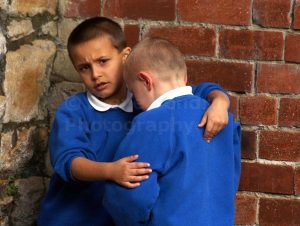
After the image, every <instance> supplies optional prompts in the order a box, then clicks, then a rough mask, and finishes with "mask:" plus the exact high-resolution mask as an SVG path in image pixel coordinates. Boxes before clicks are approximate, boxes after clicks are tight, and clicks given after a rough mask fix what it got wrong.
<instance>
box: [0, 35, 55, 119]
mask: <svg viewBox="0 0 300 226" xmlns="http://www.w3.org/2000/svg"><path fill="white" fill-rule="evenodd" d="M54 53H55V45H54V44H53V42H51V41H44V40H36V41H34V42H33V45H24V46H22V47H21V48H20V49H18V50H17V51H15V52H8V53H7V55H6V61H7V65H6V71H5V75H6V76H5V81H4V92H5V96H6V102H7V105H6V112H5V116H4V121H5V122H10V121H14V122H24V121H29V120H31V119H32V118H35V117H38V118H39V119H41V118H43V117H44V114H43V110H44V109H39V101H40V97H41V96H42V95H43V93H44V90H45V89H47V86H48V85H47V79H46V77H47V76H46V67H47V64H48V63H49V61H50V59H51V57H52V56H53V54H54Z"/></svg>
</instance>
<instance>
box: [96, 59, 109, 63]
mask: <svg viewBox="0 0 300 226" xmlns="http://www.w3.org/2000/svg"><path fill="white" fill-rule="evenodd" d="M107 61H109V59H99V60H98V63H99V64H105V63H107Z"/></svg>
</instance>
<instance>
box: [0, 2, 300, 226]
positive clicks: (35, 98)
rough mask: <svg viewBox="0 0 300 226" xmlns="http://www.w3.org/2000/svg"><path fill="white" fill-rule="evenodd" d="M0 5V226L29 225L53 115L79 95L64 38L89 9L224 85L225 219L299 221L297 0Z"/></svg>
mask: <svg viewBox="0 0 300 226" xmlns="http://www.w3.org/2000/svg"><path fill="white" fill-rule="evenodd" d="M0 10H1V11H0V82H1V84H2V86H1V88H0V117H1V123H0V129H1V147H0V148H1V149H0V226H4V225H33V224H34V221H35V218H36V213H37V209H38V206H39V204H40V201H41V198H42V196H43V194H44V192H45V190H46V188H47V183H48V181H49V177H50V175H51V172H52V171H51V167H50V163H49V157H48V154H47V138H48V133H49V128H50V125H51V121H52V119H53V114H54V112H55V109H56V108H57V106H58V105H59V104H60V103H61V102H62V100H63V99H65V98H66V97H68V96H69V95H71V94H73V93H75V92H78V91H81V90H83V86H82V84H81V83H80V80H79V77H78V75H77V73H76V72H75V71H74V69H73V67H72V65H71V63H70V60H69V59H68V55H67V52H66V40H67V37H68V35H69V33H70V31H71V30H72V29H73V28H74V27H75V26H76V25H77V24H78V23H80V22H81V21H82V20H84V19H85V18H88V17H92V16H97V15H103V16H109V17H112V18H114V19H115V20H116V21H117V22H119V23H120V24H121V25H122V26H123V28H124V31H125V34H126V37H127V40H128V44H129V45H130V46H132V45H134V44H135V43H136V42H138V40H140V39H142V38H144V37H146V36H151V35H152V36H161V37H164V38H167V39H170V40H171V41H172V42H174V43H175V44H176V45H177V46H179V48H180V50H181V51H182V52H183V53H184V54H185V56H186V62H187V65H188V73H189V81H190V83H199V82H203V81H211V82H216V83H219V84H220V85H221V86H223V87H224V88H226V89H227V90H229V93H230V95H231V100H232V106H231V111H232V112H233V113H234V114H235V117H236V119H237V120H239V121H240V122H241V124H242V126H243V140H242V157H243V165H242V178H241V183H240V188H239V190H240V191H239V193H238V195H237V201H236V206H237V207H236V210H237V216H236V224H237V225H261V226H268V225H270V226H271V225H272V226H282V225H289V226H290V225H291V226H292V225H293V226H296V225H300V217H299V212H300V165H299V161H300V67H299V63H300V45H299V43H298V42H299V41H300V33H299V30H300V1H299V0H238V1H237V0H210V1H207V0H163V1H160V0H157V1H153V0H60V1H58V0H0Z"/></svg>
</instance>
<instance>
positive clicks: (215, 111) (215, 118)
mask: <svg viewBox="0 0 300 226" xmlns="http://www.w3.org/2000/svg"><path fill="white" fill-rule="evenodd" d="M227 123H228V102H227V101H224V100H222V99H215V100H213V102H212V103H211V105H210V106H209V108H208V109H207V111H206V112H205V113H204V115H203V117H202V120H201V122H200V123H199V125H198V126H199V127H200V128H202V127H204V126H205V132H204V136H203V137H204V139H205V140H207V141H208V142H209V141H210V140H211V139H212V138H213V137H214V136H215V135H217V134H218V133H219V132H220V131H221V130H222V129H223V128H224V127H225V126H226V125H227Z"/></svg>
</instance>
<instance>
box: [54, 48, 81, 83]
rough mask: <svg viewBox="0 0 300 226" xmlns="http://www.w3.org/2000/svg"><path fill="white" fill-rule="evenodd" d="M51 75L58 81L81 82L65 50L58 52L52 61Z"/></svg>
mask: <svg viewBox="0 0 300 226" xmlns="http://www.w3.org/2000/svg"><path fill="white" fill-rule="evenodd" d="M53 74H54V76H55V77H58V78H59V80H65V81H70V82H81V78H80V76H79V74H78V73H77V71H76V70H75V68H74V67H73V64H72V62H71V60H70V58H69V55H68V52H67V51H66V50H62V51H58V52H57V54H56V57H55V60H54V68H53Z"/></svg>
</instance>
